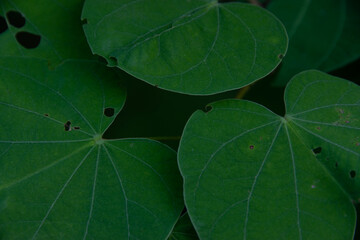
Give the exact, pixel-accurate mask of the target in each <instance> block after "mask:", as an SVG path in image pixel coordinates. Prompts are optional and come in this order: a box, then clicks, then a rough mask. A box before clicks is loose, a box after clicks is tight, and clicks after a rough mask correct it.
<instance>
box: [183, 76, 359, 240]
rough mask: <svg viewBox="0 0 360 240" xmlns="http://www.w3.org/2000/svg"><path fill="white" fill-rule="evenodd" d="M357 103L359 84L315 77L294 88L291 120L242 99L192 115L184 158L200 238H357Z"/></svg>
mask: <svg viewBox="0 0 360 240" xmlns="http://www.w3.org/2000/svg"><path fill="white" fill-rule="evenodd" d="M359 98H360V89H359V87H358V86H356V85H355V84H353V83H351V82H347V81H345V80H341V79H338V78H335V77H332V76H330V75H327V74H324V73H321V72H318V71H307V72H303V73H301V74H299V75H297V76H296V77H294V78H293V79H292V81H291V82H290V83H289V86H288V87H287V89H286V93H285V102H286V109H287V113H286V116H285V117H284V118H283V117H280V116H277V115H276V114H274V113H273V112H271V111H269V110H268V109H266V108H264V107H262V106H260V105H258V104H255V103H252V102H248V101H241V100H224V101H220V102H216V103H214V104H211V108H212V109H211V110H210V111H209V112H207V113H204V112H202V111H198V112H196V113H194V114H193V116H192V117H191V118H190V120H189V122H188V123H187V125H186V127H185V130H184V134H183V137H182V140H181V143H180V148H179V153H178V158H179V165H180V171H181V173H182V175H183V177H184V180H185V185H184V186H185V203H186V206H187V209H188V212H189V215H190V217H191V219H192V222H193V223H194V225H195V228H196V230H197V232H198V234H199V236H200V238H201V239H263V238H266V239H316V240H318V239H341V240H343V239H352V237H353V233H354V225H355V210H354V207H353V206H352V204H351V201H350V198H349V195H351V197H352V199H353V200H356V199H358V198H359V196H360V191H359V189H360V188H359V180H360V178H359V175H358V174H357V175H356V174H354V173H358V172H359V171H360V164H359V154H360V144H359V136H360V121H359V117H360V99H359ZM335 179H336V180H335ZM344 189H345V191H344ZM348 194H349V195H348Z"/></svg>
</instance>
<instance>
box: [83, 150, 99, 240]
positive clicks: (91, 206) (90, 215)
mask: <svg viewBox="0 0 360 240" xmlns="http://www.w3.org/2000/svg"><path fill="white" fill-rule="evenodd" d="M100 151H101V146H98V153H97V157H96V163H95V172H94V182H93V187H92V194H91V203H90V211H89V217H88V220H87V223H86V228H85V233H84V237H83V240H85V239H86V236H87V234H88V230H89V225H90V221H91V217H92V212H93V208H94V200H95V188H96V180H97V174H98V168H99V160H100Z"/></svg>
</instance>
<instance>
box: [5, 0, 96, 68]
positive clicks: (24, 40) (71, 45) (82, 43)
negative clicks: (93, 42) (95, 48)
mask: <svg viewBox="0 0 360 240" xmlns="http://www.w3.org/2000/svg"><path fill="white" fill-rule="evenodd" d="M82 5H83V0H72V1H47V0H32V1H23V0H2V1H1V2H0V17H2V18H3V19H4V20H5V26H6V30H5V31H3V32H0V43H1V44H0V52H1V55H2V56H27V57H29V56H31V57H38V58H45V59H48V60H49V62H50V63H51V64H54V65H56V64H58V63H60V62H62V61H64V60H65V59H68V58H91V57H92V55H91V51H89V47H88V44H87V42H86V39H85V36H84V34H83V30H82V24H81V20H80V15H81V10H82Z"/></svg>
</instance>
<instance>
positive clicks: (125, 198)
mask: <svg viewBox="0 0 360 240" xmlns="http://www.w3.org/2000/svg"><path fill="white" fill-rule="evenodd" d="M102 146H103V147H104V149H105V151H106V154H107V155H108V157H109V160H110V163H111V165H112V167H113V169H114V171H115V174H116V176H117V179H118V181H119V184H120V188H121V191H122V194H123V196H124V204H125V215H126V224H127V231H128V239H130V235H131V234H130V222H129V209H128V198H127V196H126V191H125V188H124V185H123V182H122V180H121V177H120V174H119V172H118V170H117V168H116V166H115V163H114V161H113V159H112V157H111V155H110V153H109V151H108V149H107V147H106V146H105V145H102Z"/></svg>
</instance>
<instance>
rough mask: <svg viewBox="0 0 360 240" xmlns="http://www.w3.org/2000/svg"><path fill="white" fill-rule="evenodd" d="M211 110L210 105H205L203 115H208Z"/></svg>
mask: <svg viewBox="0 0 360 240" xmlns="http://www.w3.org/2000/svg"><path fill="white" fill-rule="evenodd" d="M212 109H213V107H212V106H211V105H207V106H206V107H205V109H204V113H209V112H211V110H212Z"/></svg>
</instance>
